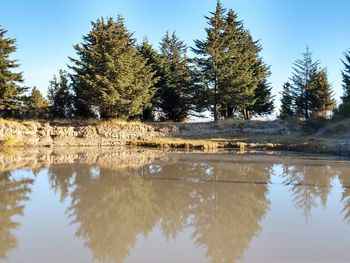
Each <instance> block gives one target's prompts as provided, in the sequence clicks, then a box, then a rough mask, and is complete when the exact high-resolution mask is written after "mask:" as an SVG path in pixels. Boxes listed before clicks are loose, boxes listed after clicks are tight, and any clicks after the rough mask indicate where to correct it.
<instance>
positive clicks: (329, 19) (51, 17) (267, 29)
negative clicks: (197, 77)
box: [0, 0, 350, 105]
mask: <svg viewBox="0 0 350 263" xmlns="http://www.w3.org/2000/svg"><path fill="white" fill-rule="evenodd" d="M222 3H223V5H224V6H225V7H226V8H232V9H233V10H234V11H236V12H237V14H238V17H239V19H240V20H243V21H244V24H245V27H246V28H247V29H248V30H250V32H251V34H252V36H253V38H254V39H255V40H260V43H261V45H262V47H263V51H262V52H261V55H262V56H263V58H264V61H265V62H266V63H267V64H268V65H270V66H271V72H272V75H271V77H270V82H271V84H272V86H273V94H274V95H276V99H275V100H276V103H277V105H278V100H279V97H280V95H279V93H280V92H281V89H282V85H283V83H284V82H286V81H287V80H288V79H289V78H290V77H291V74H292V66H293V63H294V62H295V60H296V59H298V58H300V57H301V54H302V53H303V52H304V51H305V49H306V46H309V48H310V50H311V51H312V52H313V56H314V59H315V60H319V61H320V62H321V66H322V67H326V68H327V70H328V73H329V80H330V82H331V84H332V87H333V89H334V92H335V97H336V99H337V100H338V101H339V98H340V96H341V95H342V87H341V70H342V68H343V65H342V62H341V59H342V57H343V53H344V52H345V51H346V50H349V49H350V15H349V10H350V1H348V0H222ZM215 5H216V0H172V1H171V0H59V1H58V0H0V25H1V26H2V27H4V28H5V29H7V30H8V34H7V36H9V37H13V38H16V39H17V47H18V50H17V52H16V53H15V54H14V55H13V58H16V59H18V60H19V63H20V64H21V67H20V70H21V71H23V72H24V78H25V84H26V85H27V86H34V85H35V86H37V87H39V89H41V90H42V91H43V92H44V93H46V91H47V88H48V85H49V80H50V79H52V76H53V75H54V74H57V72H58V70H59V69H67V64H69V59H68V56H73V57H74V56H75V52H74V49H73V45H74V44H78V43H81V41H82V36H83V35H86V34H87V33H88V32H89V30H90V28H91V24H90V22H91V21H94V20H96V19H97V18H99V17H101V16H103V17H116V16H117V15H118V14H120V15H122V16H123V17H124V18H125V22H126V25H127V27H128V29H129V30H130V31H131V32H134V36H135V37H136V38H137V40H138V41H139V42H141V41H142V40H143V39H144V38H145V37H147V38H148V40H149V41H150V42H151V43H152V44H154V45H155V47H158V46H159V45H158V44H159V41H160V39H161V38H162V36H163V35H164V33H165V32H166V31H170V32H172V31H176V33H177V35H178V36H179V37H180V38H181V39H182V40H184V41H185V43H186V44H187V45H188V46H193V40H194V39H203V38H204V37H205V31H204V28H205V26H206V20H205V18H204V16H205V15H209V12H210V11H213V10H214V8H215ZM189 55H190V56H191V55H192V54H191V53H189Z"/></svg>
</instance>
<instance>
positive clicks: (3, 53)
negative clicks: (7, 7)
mask: <svg viewBox="0 0 350 263" xmlns="http://www.w3.org/2000/svg"><path fill="white" fill-rule="evenodd" d="M6 33H7V30H5V29H3V28H1V27H0V116H1V117H5V118H6V117H18V116H19V115H20V111H21V109H22V106H23V93H24V92H25V91H26V90H27V88H23V87H19V86H18V85H19V84H20V83H21V82H23V79H22V73H18V72H14V70H15V69H17V68H18V67H19V64H18V63H17V61H16V60H11V59H10V55H11V54H12V53H13V52H15V51H16V40H15V39H11V38H6V37H5V35H6Z"/></svg>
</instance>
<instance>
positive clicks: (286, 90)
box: [279, 82, 294, 119]
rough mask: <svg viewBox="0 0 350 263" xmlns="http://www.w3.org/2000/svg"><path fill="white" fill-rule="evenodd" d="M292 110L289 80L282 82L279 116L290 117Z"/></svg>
mask: <svg viewBox="0 0 350 263" xmlns="http://www.w3.org/2000/svg"><path fill="white" fill-rule="evenodd" d="M293 115H294V111H293V96H292V93H291V85H290V83H289V82H286V83H284V85H283V90H282V99H281V111H280V115H279V117H280V118H281V119H284V118H288V117H292V116H293Z"/></svg>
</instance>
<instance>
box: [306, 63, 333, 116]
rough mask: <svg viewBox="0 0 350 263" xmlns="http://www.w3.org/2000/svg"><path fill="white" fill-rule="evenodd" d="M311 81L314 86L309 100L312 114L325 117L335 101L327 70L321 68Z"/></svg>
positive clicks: (331, 109)
mask: <svg viewBox="0 0 350 263" xmlns="http://www.w3.org/2000/svg"><path fill="white" fill-rule="evenodd" d="M313 83H314V87H313V92H312V100H311V107H312V112H313V115H314V116H318V117H323V118H327V117H329V114H330V113H331V112H332V111H333V110H334V109H335V107H336V101H335V99H334V97H333V91H332V89H331V85H330V84H329V81H328V76H327V71H326V70H324V69H323V70H321V71H319V72H317V73H316V74H315V76H314V79H313Z"/></svg>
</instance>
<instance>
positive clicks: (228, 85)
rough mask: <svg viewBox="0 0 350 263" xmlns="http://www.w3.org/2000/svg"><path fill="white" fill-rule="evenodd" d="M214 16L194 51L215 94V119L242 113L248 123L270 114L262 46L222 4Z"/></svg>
mask: <svg viewBox="0 0 350 263" xmlns="http://www.w3.org/2000/svg"><path fill="white" fill-rule="evenodd" d="M211 15H212V17H207V20H208V24H209V27H208V28H206V32H207V37H206V39H205V40H203V41H202V40H195V46H196V47H195V48H194V49H193V51H194V52H195V53H196V54H198V55H200V56H201V57H200V58H198V59H197V61H198V65H199V67H200V69H201V73H202V74H203V76H204V79H205V83H206V84H207V85H208V86H209V89H210V90H211V91H212V92H211V93H212V96H211V98H212V99H211V104H212V105H213V106H212V109H213V113H214V119H215V120H218V117H219V114H218V111H220V112H221V114H224V116H225V117H232V114H233V113H234V112H236V113H241V114H242V115H243V116H244V118H245V119H249V118H251V116H252V115H254V114H257V115H264V114H268V113H270V112H271V108H273V104H272V97H271V89H270V88H269V87H268V85H267V81H266V79H267V77H268V76H269V68H268V67H267V66H266V65H265V63H263V61H262V59H261V58H260V57H259V52H260V51H261V46H260V44H259V43H258V42H257V41H254V40H253V39H252V36H251V35H250V33H249V31H247V30H246V29H245V28H244V25H243V23H242V22H241V21H238V18H237V14H236V13H235V12H234V11H232V10H229V11H228V12H226V10H225V9H224V8H223V6H222V4H221V3H220V2H219V1H218V2H217V6H216V10H215V12H212V13H211ZM262 94H263V95H264V96H263V98H262V99H260V97H259V96H260V95H262ZM261 103H262V104H264V105H261Z"/></svg>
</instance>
